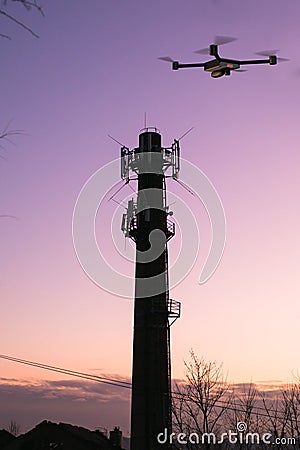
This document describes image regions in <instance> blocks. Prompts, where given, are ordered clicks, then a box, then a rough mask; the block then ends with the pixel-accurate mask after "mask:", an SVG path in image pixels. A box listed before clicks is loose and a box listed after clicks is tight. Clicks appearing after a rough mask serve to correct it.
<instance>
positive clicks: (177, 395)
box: [0, 354, 284, 420]
mask: <svg viewBox="0 0 300 450" xmlns="http://www.w3.org/2000/svg"><path fill="white" fill-rule="evenodd" d="M0 359H5V360H7V361H12V362H16V363H19V364H25V365H28V366H32V367H37V368H39V369H45V370H50V371H52V372H57V373H63V374H65V375H71V376H73V377H76V378H82V379H86V380H89V381H95V382H97V383H104V384H109V385H111V386H116V387H122V388H125V389H132V384H131V383H130V382H128V381H125V380H117V379H114V378H108V377H100V376H97V375H92V374H89V373H85V372H78V371H76V370H70V369H64V368H62V367H57V366H50V365H48V364H42V363H37V362H34V361H29V360H26V359H20V358H15V357H13V356H7V355H1V354H0ZM171 394H172V397H173V398H177V399H181V398H182V397H185V398H186V397H187V398H190V396H189V394H184V393H178V392H171ZM230 405H231V406H229V405H228V403H227V402H226V401H224V400H217V401H216V402H215V404H214V405H213V407H216V408H223V409H226V410H232V411H235V412H240V413H245V412H246V411H245V410H244V409H239V408H241V406H242V405H238V404H236V403H234V402H231V403H230ZM253 409H255V410H257V409H260V410H261V409H262V410H265V408H263V407H262V406H253ZM268 411H270V412H273V413H275V414H278V411H276V410H274V409H268ZM253 413H254V414H256V415H257V416H261V417H267V418H269V419H281V420H283V419H284V418H283V417H282V416H278V415H276V416H273V415H269V414H267V413H263V412H258V411H253ZM281 414H282V413H281Z"/></svg>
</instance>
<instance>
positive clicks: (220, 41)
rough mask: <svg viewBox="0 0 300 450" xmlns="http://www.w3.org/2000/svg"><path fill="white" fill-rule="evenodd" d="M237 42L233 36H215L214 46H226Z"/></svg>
mask: <svg viewBox="0 0 300 450" xmlns="http://www.w3.org/2000/svg"><path fill="white" fill-rule="evenodd" d="M236 40H237V38H236V37H232V36H215V39H214V44H216V45H224V44H228V43H229V42H233V41H236Z"/></svg>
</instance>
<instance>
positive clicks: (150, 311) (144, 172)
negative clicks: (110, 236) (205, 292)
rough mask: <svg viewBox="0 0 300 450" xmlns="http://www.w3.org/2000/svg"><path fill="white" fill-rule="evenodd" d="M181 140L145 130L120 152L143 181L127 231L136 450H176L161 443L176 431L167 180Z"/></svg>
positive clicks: (129, 173)
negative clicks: (132, 255) (132, 259)
mask: <svg viewBox="0 0 300 450" xmlns="http://www.w3.org/2000/svg"><path fill="white" fill-rule="evenodd" d="M179 152H180V148H179V141H176V140H174V143H173V144H172V146H171V147H168V148H164V147H162V145H161V135H160V133H159V132H158V130H157V129H156V128H145V129H143V130H141V134H140V135H139V146H138V147H137V148H134V149H133V150H129V148H127V147H122V149H121V177H122V179H124V180H126V181H127V182H130V180H132V179H135V180H137V181H138V192H137V199H136V200H135V199H134V198H132V199H131V200H130V201H129V202H128V208H127V212H126V214H124V215H123V221H122V231H123V232H124V234H125V236H126V237H129V238H131V239H132V240H133V241H134V242H135V244H136V266H135V302H134V336H133V367H132V403H131V450H162V449H171V448H172V446H171V444H170V443H168V442H167V443H166V444H160V443H158V440H157V436H158V434H159V433H162V432H164V433H166V435H167V436H169V435H170V434H171V432H172V423H171V421H172V411H171V362H170V361H171V360H170V326H171V325H172V323H174V321H175V320H176V319H177V318H179V317H180V303H179V302H177V301H175V300H172V299H170V298H169V278H168V277H169V274H168V244H167V243H168V241H169V240H170V239H171V238H172V237H173V236H174V234H175V224H174V223H173V222H172V221H171V220H170V218H169V216H171V215H172V212H170V211H169V207H168V206H167V198H166V177H173V178H176V179H177V178H178V173H179V158H180V154H179Z"/></svg>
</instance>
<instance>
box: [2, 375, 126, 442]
mask: <svg viewBox="0 0 300 450" xmlns="http://www.w3.org/2000/svg"><path fill="white" fill-rule="evenodd" d="M0 404H1V409H0V429H1V428H4V427H6V426H7V425H8V423H9V422H10V420H12V419H13V420H16V421H17V422H18V423H20V424H21V427H22V432H24V431H27V430H28V429H30V428H32V427H33V426H34V425H36V424H37V423H39V422H41V421H42V420H44V419H47V420H52V421H54V422H67V423H72V424H78V425H82V426H86V427H88V428H90V429H94V428H96V427H105V428H109V429H110V428H112V427H113V426H115V425H120V426H121V428H122V429H123V430H124V432H125V433H127V432H128V430H129V416H130V390H129V389H123V388H120V387H116V386H111V385H108V384H102V383H97V382H92V381H84V380H55V381H53V380H51V381H50V380H39V381H36V380H34V381H33V380H16V379H13V380H12V379H10V380H8V379H6V378H0Z"/></svg>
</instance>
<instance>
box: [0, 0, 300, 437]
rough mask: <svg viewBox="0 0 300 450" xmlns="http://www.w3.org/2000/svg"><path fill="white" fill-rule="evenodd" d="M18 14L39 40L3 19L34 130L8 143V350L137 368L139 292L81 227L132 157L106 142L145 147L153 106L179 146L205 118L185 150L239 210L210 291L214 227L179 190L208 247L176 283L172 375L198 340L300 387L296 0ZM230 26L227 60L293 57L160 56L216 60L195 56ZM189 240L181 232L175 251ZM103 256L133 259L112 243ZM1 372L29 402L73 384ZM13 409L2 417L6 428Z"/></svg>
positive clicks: (2, 223) (83, 364)
mask: <svg viewBox="0 0 300 450" xmlns="http://www.w3.org/2000/svg"><path fill="white" fill-rule="evenodd" d="M15 12H16V13H17V14H18V17H21V18H23V20H24V21H26V23H27V24H28V25H30V26H31V27H32V28H33V29H34V30H35V31H36V32H37V33H38V34H39V35H40V39H35V38H33V37H32V36H30V35H29V34H27V33H26V32H25V31H24V30H21V29H19V28H18V27H17V26H14V25H13V24H12V23H9V22H4V21H3V19H1V30H0V31H1V32H5V33H9V34H11V35H12V37H13V39H12V41H8V40H4V39H2V40H0V46H1V60H2V70H1V74H0V77H1V86H2V89H1V99H0V101H1V113H0V127H2V128H4V127H5V126H6V124H7V123H8V121H9V120H11V119H12V120H13V121H12V124H11V128H17V129H22V130H25V132H26V133H27V135H24V136H18V137H14V138H13V140H14V142H15V144H16V145H11V144H9V143H6V144H5V148H4V149H1V155H3V156H5V158H6V159H7V161H3V160H0V173H1V177H0V183H1V192H2V195H1V211H0V212H1V214H12V215H15V216H17V218H18V220H13V219H7V218H5V219H4V218H3V219H0V230H1V233H0V248H1V256H0V273H1V277H0V289H1V299H2V304H1V315H0V329H1V352H0V353H3V354H7V355H13V356H17V357H20V358H25V359H31V360H35V361H40V362H44V363H46V364H53V365H57V366H62V367H67V368H71V369H74V370H79V371H86V372H87V371H91V370H94V369H95V368H97V373H106V374H108V373H111V374H118V375H119V376H122V377H124V378H126V377H130V373H131V345H132V307H133V302H132V301H130V300H127V299H123V298H120V297H116V296H113V295H110V294H108V293H106V292H104V291H103V290H101V289H100V288H98V287H97V286H96V285H94V284H93V283H92V282H91V281H90V279H89V278H88V277H87V276H86V275H85V274H84V272H83V271H82V269H81V267H80V265H79V263H78V261H77V259H76V255H75V252H74V249H73V244H72V233H71V228H72V213H73V209H74V205H75V201H76V198H77V196H78V194H79V192H80V189H81V188H82V186H83V184H84V183H85V182H86V180H87V179H88V178H89V177H90V176H91V175H92V174H93V173H94V172H95V171H96V170H97V169H99V168H100V167H102V166H103V165H104V164H106V163H108V162H110V161H113V160H115V159H116V158H118V157H119V150H120V149H119V146H118V145H116V144H115V143H114V142H113V141H111V140H110V139H109V138H108V137H107V134H108V133H109V134H112V135H113V136H115V137H116V138H117V139H118V140H120V141H121V142H123V143H125V144H126V145H128V146H129V147H134V146H136V145H137V137H138V132H139V130H140V129H141V128H142V126H143V120H144V118H143V117H144V111H147V117H148V124H149V125H154V126H157V127H158V128H159V129H160V131H161V132H162V135H163V143H164V145H166V146H168V145H170V144H171V142H172V140H173V138H174V137H177V138H178V137H179V136H180V135H181V134H183V133H184V132H185V131H186V130H187V129H189V128H190V127H192V126H193V127H195V129H194V131H193V132H192V133H190V134H189V135H188V136H187V137H186V138H185V139H184V140H183V141H182V156H183V157H184V158H185V159H187V160H189V161H191V162H192V163H194V164H196V165H197V166H198V167H199V168H201V170H202V171H203V172H204V173H205V174H206V175H207V176H208V177H209V179H210V180H211V181H212V182H213V184H214V186H215V187H216V189H217V190H218V192H219V195H220V197H221V200H222V203H223V205H224V209H225V213H226V218H227V243H226V248H225V252H224V256H223V259H222V262H221V264H220V267H219V268H218V270H217V272H216V273H215V274H214V276H213V277H212V278H211V279H210V280H209V281H208V282H207V283H206V284H204V285H202V286H200V285H199V284H198V283H197V279H198V275H199V273H200V269H201V267H202V265H203V262H204V260H205V258H206V255H207V252H208V247H209V242H210V228H209V223H208V219H207V217H206V215H205V212H204V208H203V207H202V206H201V204H198V203H197V202H195V200H194V199H193V198H192V197H191V196H189V195H188V194H187V193H186V192H185V191H180V190H176V193H178V195H179V193H181V196H182V199H184V200H185V201H186V202H188V203H189V205H190V207H191V208H192V209H193V211H194V213H195V215H196V217H197V218H198V219H199V228H200V231H201V239H202V240H201V246H200V253H199V257H198V260H197V263H196V265H195V267H194V269H193V270H192V271H191V273H190V274H189V276H188V277H187V278H186V279H185V280H184V281H183V282H182V283H181V284H180V285H179V286H178V287H176V288H174V289H173V290H172V292H171V297H172V298H174V299H177V300H180V301H181V302H182V305H183V315H182V318H181V319H180V320H179V321H178V322H177V323H176V324H175V325H174V327H173V329H172V359H173V362H172V365H173V374H174V377H177V378H179V377H182V376H183V374H184V367H183V360H184V359H187V358H188V356H189V350H190V349H191V348H193V349H194V351H195V352H196V353H197V354H198V355H199V356H203V357H204V358H205V359H207V360H217V361H220V362H223V363H224V368H225V369H226V371H228V377H229V379H230V380H234V381H235V382H246V381H249V380H253V381H257V380H270V379H276V380H283V381H286V380H289V379H290V378H291V377H292V371H293V372H294V373H295V372H296V371H297V369H299V368H300V361H299V358H298V356H297V355H298V345H297V344H298V341H299V338H298V333H299V331H298V330H299V326H298V321H299V319H298V318H299V315H300V307H299V283H298V278H299V275H298V267H299V256H300V255H299V250H300V249H299V237H298V233H299V225H300V223H299V222H300V213H299V203H300V198H299V197H300V195H299V181H298V180H299V159H300V157H299V144H298V143H299V137H300V136H299V134H300V131H299V130H300V128H299V120H298V110H299V104H300V102H299V100H300V90H299V83H300V77H299V73H300V61H299V56H298V55H299V48H298V44H299V34H300V32H299V23H298V20H299V17H300V5H299V2H298V0H289V2H285V1H283V0H281V1H279V0H265V1H264V2H261V1H260V0H252V1H251V2H243V5H241V2H240V0H227V1H225V0H215V1H212V0H201V1H199V0H194V1H185V2H184V1H179V0H164V1H163V2H162V1H159V0H154V1H152V2H151V3H150V2H146V1H144V0H142V1H141V0H128V1H126V2H121V1H116V0H111V1H109V2H99V1H96V0H90V1H89V2H82V1H76V2H74V1H71V0H65V1H64V2H59V1H52V2H49V1H48V2H46V4H45V18H42V17H40V16H39V15H38V14H37V13H36V12H34V11H32V12H30V13H27V12H23V11H21V10H19V9H18V8H17V6H16V7H15ZM297 30H298V31H297ZM222 34H224V35H231V36H236V37H238V38H239V40H238V41H236V42H233V43H230V44H228V45H226V46H224V47H222V49H221V50H220V53H221V54H222V55H224V56H227V55H228V57H231V58H234V57H237V58H245V59H246V58H249V59H251V58H253V56H254V52H256V51H259V50H265V49H277V48H279V49H280V55H281V56H283V57H287V58H290V59H291V61H290V62H288V63H284V64H280V65H278V66H273V67H271V66H259V67H249V71H248V72H246V73H242V74H237V73H235V74H232V76H230V77H223V78H221V79H217V80H213V79H212V78H211V77H210V76H209V75H208V74H206V73H204V72H203V70H182V71H178V72H172V71H171V70H170V69H171V68H170V66H169V65H168V64H166V63H163V62H161V61H159V60H158V59H157V57H159V56H165V55H170V56H171V57H173V58H174V59H179V60H180V61H182V62H191V61H197V60H199V61H202V60H205V57H202V56H201V55H195V54H193V51H194V50H196V49H198V48H202V47H205V46H207V45H208V44H210V43H212V41H213V36H214V35H222ZM181 176H182V179H183V180H184V174H181ZM169 187H170V189H173V187H172V182H170V184H169ZM126 194H127V195H128V194H129V193H128V191H127V192H126ZM124 196H125V192H124ZM120 198H122V197H119V199H120ZM114 206H116V205H114ZM113 209H114V207H113V208H112V206H111V205H107V210H105V208H104V210H103V211H99V220H100V221H101V219H102V218H103V223H107V224H108V225H109V224H110V222H109V218H108V213H110V212H111V211H112V210H113ZM174 211H175V208H174ZM101 214H102V215H101ZM175 216H176V214H175ZM104 218H105V219H104ZM109 226H110V225H109ZM120 233H121V232H120ZM185 239H186V240H185ZM182 245H188V237H186V238H185V237H184V236H183V244H182ZM178 248H179V247H178V241H176V238H175V240H174V242H172V243H171V244H170V258H171V260H172V258H173V259H174V253H175V252H176V249H178ZM104 251H106V252H107V253H110V255H111V263H112V264H113V263H114V262H115V264H116V265H118V264H121V263H120V261H118V258H119V256H118V255H117V252H115V253H114V249H113V246H112V243H109V242H108V243H106V244H105V246H104ZM172 252H173V253H172ZM114 255H115V257H114ZM114 258H115V260H114ZM127 270H129V271H130V270H132V266H131V265H129V266H127ZM0 371H1V376H2V377H3V379H8V380H9V379H14V380H20V383H19V385H18V383H17V382H14V384H16V383H17V385H18V386H19V387H18V389H12V391H11V392H12V394H11V395H12V397H11V399H10V400H9V395H8V394H7V395H6V396H5V399H6V400H5V401H6V402H7V403H9V402H11V403H10V404H13V405H15V408H18V407H19V406H18V405H21V404H22V402H23V394H24V389H25V388H24V380H31V381H30V383H33V384H34V383H37V384H39V385H43V383H46V381H45V380H48V382H49V383H50V382H51V383H53V382H55V381H57V380H58V379H59V377H58V376H54V375H51V374H48V373H46V372H41V371H39V370H38V369H33V368H27V367H23V366H18V365H16V364H13V363H9V362H7V361H2V360H0ZM6 383H7V381H5V380H4V381H3V382H2V384H3V392H4V391H5V390H6ZM28 383H29V382H28ZM30 383H29V385H31V384H30ZM0 390H2V388H1V389H0ZM21 392H22V394H21ZM26 392H27V393H28V391H26ZM24 395H25V394H24ZM120 395H123V394H122V393H121V394H120ZM12 400H13V401H12ZM62 404H63V403H62ZM39 405H40V406H39V408H40V409H39V413H38V414H33V413H32V416H30V413H29V417H32V418H33V417H34V419H32V421H34V420H38V419H37V417H39V416H40V419H41V420H42V419H44V418H49V419H54V417H52V416H51V417H47V411H50V410H51V408H52V406H50V404H47V402H46V401H45V402H44V403H43V404H39ZM20 408H21V406H20ZM32 408H33V409H34V407H33V406H32ZM48 408H49V410H48ZM33 409H32V411H33ZM125 409H126V408H125ZM125 409H122V408H121V409H120V408H119V407H118V408H115V411H116V412H115V417H116V419H115V420H114V419H112V417H113V412H111V411H113V410H111V411H110V412H109V413H107V414H105V413H103V411H105V409H103V408H102V409H101V406H99V417H100V418H101V422H102V423H101V424H99V425H103V426H107V427H110V426H113V425H116V424H118V422H120V423H121V424H122V426H123V428H124V430H126V431H127V430H128V428H129V425H128V423H129V410H128V407H127V410H126V411H127V412H125ZM93 411H94V410H92V408H91V413H90V416H88V418H87V416H86V415H85V419H84V421H82V422H80V417H79V416H76V417H75V416H74V417H73V419H72V415H69V413H66V415H65V417H63V415H62V416H60V417H59V420H62V421H72V420H73V421H74V422H76V423H78V424H80V423H81V424H83V425H87V426H88V425H90V426H96V425H98V423H96V422H97V421H95V417H94V415H93V414H94V412H93ZM127 413H128V415H127V416H126V414H127ZM12 414H13V413H12V412H10V413H9V415H8V414H7V417H3V416H1V417H0V419H1V420H0V428H1V427H2V426H5V425H6V422H5V420H6V421H9V420H10V419H11V415H12ZM70 414H71V413H70ZM118 414H119V416H118ZM16 416H17V417H18V420H19V421H20V422H22V417H19V416H18V414H17V413H16ZM105 417H106V419H105ZM24 420H25V419H24ZM26 420H27V422H28V419H26ZM32 425H33V423H32ZM28 426H30V424H28ZM126 427H127V428H126Z"/></svg>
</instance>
